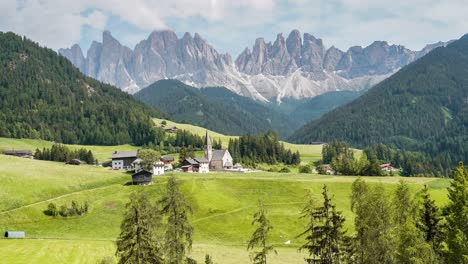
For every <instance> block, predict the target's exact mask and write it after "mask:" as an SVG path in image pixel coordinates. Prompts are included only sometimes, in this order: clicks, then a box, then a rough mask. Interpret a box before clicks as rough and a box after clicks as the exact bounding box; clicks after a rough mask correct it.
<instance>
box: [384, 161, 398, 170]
mask: <svg viewBox="0 0 468 264" xmlns="http://www.w3.org/2000/svg"><path fill="white" fill-rule="evenodd" d="M380 169H382V171H383V172H395V171H398V169H397V168H395V167H393V165H392V164H391V163H384V164H381V165H380Z"/></svg>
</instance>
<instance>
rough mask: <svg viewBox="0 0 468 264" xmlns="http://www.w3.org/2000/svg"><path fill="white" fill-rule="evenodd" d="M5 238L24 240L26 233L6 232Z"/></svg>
mask: <svg viewBox="0 0 468 264" xmlns="http://www.w3.org/2000/svg"><path fill="white" fill-rule="evenodd" d="M5 237H6V238H25V237H26V233H25V232H24V231H6V232H5Z"/></svg>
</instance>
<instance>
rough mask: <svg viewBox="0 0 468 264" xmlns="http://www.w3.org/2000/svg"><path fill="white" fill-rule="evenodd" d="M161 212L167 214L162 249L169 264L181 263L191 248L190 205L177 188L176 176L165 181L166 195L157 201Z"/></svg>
mask: <svg viewBox="0 0 468 264" xmlns="http://www.w3.org/2000/svg"><path fill="white" fill-rule="evenodd" d="M159 203H160V204H161V205H162V210H161V212H162V213H163V214H164V215H165V216H167V226H166V234H165V245H164V250H165V253H166V258H167V262H168V263H169V264H181V263H183V262H184V261H185V260H186V254H187V253H189V251H190V250H191V248H192V235H193V228H192V226H191V225H190V222H189V219H188V215H189V214H191V213H192V207H191V206H190V204H189V203H188V202H187V200H186V198H185V196H184V194H183V193H182V192H181V191H180V190H179V185H178V183H177V181H176V178H175V177H174V176H172V177H171V178H169V181H168V182H167V192H166V195H165V196H164V197H163V198H162V199H161V200H160V202H159Z"/></svg>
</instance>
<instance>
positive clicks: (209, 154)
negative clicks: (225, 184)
mask: <svg viewBox="0 0 468 264" xmlns="http://www.w3.org/2000/svg"><path fill="white" fill-rule="evenodd" d="M212 157H213V147H212V145H211V138H210V136H209V135H208V130H206V136H205V158H206V159H207V160H209V161H211V158H212Z"/></svg>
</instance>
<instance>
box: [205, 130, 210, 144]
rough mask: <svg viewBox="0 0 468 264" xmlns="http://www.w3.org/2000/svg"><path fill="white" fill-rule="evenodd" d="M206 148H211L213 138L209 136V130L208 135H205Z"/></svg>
mask: <svg viewBox="0 0 468 264" xmlns="http://www.w3.org/2000/svg"><path fill="white" fill-rule="evenodd" d="M205 146H211V138H210V136H209V135H208V129H207V130H206V135H205Z"/></svg>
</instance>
